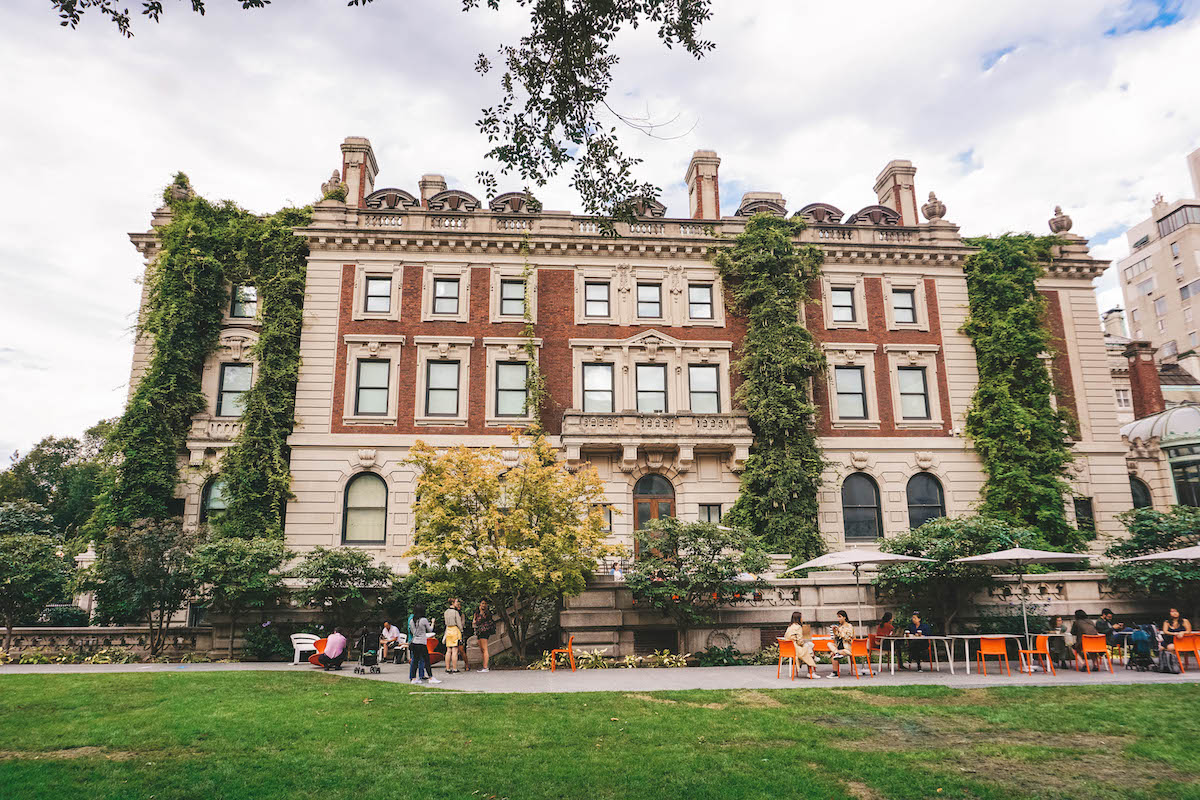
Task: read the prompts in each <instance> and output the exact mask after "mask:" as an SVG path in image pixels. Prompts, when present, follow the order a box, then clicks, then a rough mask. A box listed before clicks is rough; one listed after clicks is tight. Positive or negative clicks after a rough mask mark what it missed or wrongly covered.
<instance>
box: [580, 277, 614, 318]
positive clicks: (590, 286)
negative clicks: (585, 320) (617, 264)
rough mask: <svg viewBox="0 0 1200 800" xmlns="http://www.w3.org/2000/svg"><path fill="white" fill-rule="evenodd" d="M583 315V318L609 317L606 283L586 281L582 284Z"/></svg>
mask: <svg viewBox="0 0 1200 800" xmlns="http://www.w3.org/2000/svg"><path fill="white" fill-rule="evenodd" d="M583 315H584V316H585V317H607V316H609V315H610V313H609V305H608V283H607V282H600V281H588V282H587V283H585V284H583Z"/></svg>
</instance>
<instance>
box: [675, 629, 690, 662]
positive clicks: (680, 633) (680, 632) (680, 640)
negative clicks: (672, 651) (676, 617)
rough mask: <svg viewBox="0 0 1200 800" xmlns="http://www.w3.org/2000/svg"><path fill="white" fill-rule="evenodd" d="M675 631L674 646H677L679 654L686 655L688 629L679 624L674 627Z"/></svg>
mask: <svg viewBox="0 0 1200 800" xmlns="http://www.w3.org/2000/svg"><path fill="white" fill-rule="evenodd" d="M675 633H676V636H677V642H676V646H677V647H678V648H679V655H681V656H682V655H686V654H687V635H688V629H687V628H686V627H684V626H679V627H677V628H676V629H675Z"/></svg>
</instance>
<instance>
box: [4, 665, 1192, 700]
mask: <svg viewBox="0 0 1200 800" xmlns="http://www.w3.org/2000/svg"><path fill="white" fill-rule="evenodd" d="M956 669H957V670H958V674H956V675H951V674H950V673H949V672H948V671H947V670H946V669H945V668H944V666H943V669H942V671H941V672H932V671H926V672H920V673H918V672H899V671H897V673H896V675H895V676H894V677H893V676H891V675H890V674H888V673H887V672H886V671H885V672H884V674H882V675H876V676H875V677H873V678H871V677H867V676H865V675H864V676H863V677H862V678H860V679H855V678H854V676H853V675H851V674H850V672H849V670H848V669H843V670H842V677H841V678H837V679H832V678H828V677H826V676H827V675H828V674H829V668H828V667H821V668H820V670H819V672H818V677H817V679H815V680H808V679H807V678H802V677H797V678H796V680H794V681H789V680H788V679H787V673H786V672H785V673H784V677H783V678H782V679H779V680H777V679H776V678H775V667H686V668H682V669H596V670H580V671H578V672H575V673H572V672H571V671H570V670H559V671H556V672H554V673H553V674H551V673H550V672H540V671H532V670H497V671H494V672H489V673H488V674H486V675H483V674H480V673H479V672H478V671H477V670H472V671H471V672H469V673H459V674H457V675H447V674H446V673H445V672H444V671H443V670H442V669H441V668H440V667H435V672H434V677H436V678H438V679H439V680H441V681H442V683H441V684H440V685H437V686H429V687H420V688H421V690H425V689H426V688H428V689H438V690H443V691H445V690H452V691H462V692H493V693H503V694H508V693H541V692H656V691H678V690H683V689H808V688H832V687H841V688H847V687H855V688H868V687H873V686H949V687H953V688H956V689H975V688H986V687H991V686H1096V685H1113V684H1120V685H1127V684H1150V683H1196V682H1200V670H1196V669H1192V670H1189V671H1188V672H1186V673H1184V674H1182V675H1162V674H1159V673H1157V672H1135V671H1134V670H1127V669H1125V668H1123V667H1122V666H1120V665H1119V664H1118V665H1116V667H1115V669H1116V672H1115V674H1109V672H1108V671H1107V670H1104V671H1103V672H1099V673H1097V672H1093V673H1091V674H1090V675H1089V674H1088V673H1086V672H1075V671H1074V670H1061V671H1059V673H1058V675H1057V676H1055V677H1052V676H1049V675H1045V674H1043V673H1035V674H1034V675H1023V674H1019V673H1017V672H1015V671H1014V672H1013V674H1012V676H1011V677H1009V676H1007V675H1005V674H1004V673H1003V671H999V672H997V671H996V670H993V669H992V668H991V667H990V666H989V668H988V672H989V674H988V676H987V677H984V676H982V675H977V674H975V673H974V672H972V674H971V675H970V676H968V675H966V674H965V673H964V671H963V669H962V668H961V666H956ZM245 671H264V672H300V673H316V672H320V670H318V669H315V668H313V667H311V666H309V665H307V664H302V665H300V666H292V665H291V664H278V663H236V664H46V665H24V666H22V665H18V664H10V665H8V666H4V667H0V686H3V682H2V681H3V676H5V675H19V674H25V675H31V674H35V675H63V674H93V675H94V674H110V673H118V672H171V673H187V672H245ZM331 674H333V675H337V676H339V677H345V678H357V679H360V680H366V681H382V682H389V683H396V682H400V683H407V682H408V665H407V664H403V665H399V666H397V665H394V664H385V665H384V666H383V672H382V673H381V674H379V675H361V676H360V675H355V674H354V672H353V664H351V663H347V664H346V665H345V667H344V668H343V669H342V670H341V671H340V672H334V673H331ZM415 688H417V687H414V689H415Z"/></svg>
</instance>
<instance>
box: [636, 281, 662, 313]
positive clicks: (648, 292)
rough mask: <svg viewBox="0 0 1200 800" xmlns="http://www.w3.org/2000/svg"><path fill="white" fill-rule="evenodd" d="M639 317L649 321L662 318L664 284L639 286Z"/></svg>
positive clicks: (642, 284)
mask: <svg viewBox="0 0 1200 800" xmlns="http://www.w3.org/2000/svg"><path fill="white" fill-rule="evenodd" d="M637 315H638V316H639V317H643V318H647V319H657V318H659V317H661V316H662V284H660V283H639V284H638V285H637Z"/></svg>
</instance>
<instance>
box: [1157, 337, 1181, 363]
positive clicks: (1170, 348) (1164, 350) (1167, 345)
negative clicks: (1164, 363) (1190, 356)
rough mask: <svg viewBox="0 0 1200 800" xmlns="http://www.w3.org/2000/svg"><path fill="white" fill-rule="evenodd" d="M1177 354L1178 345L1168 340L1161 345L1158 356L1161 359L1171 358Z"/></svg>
mask: <svg viewBox="0 0 1200 800" xmlns="http://www.w3.org/2000/svg"><path fill="white" fill-rule="evenodd" d="M1178 352H1179V345H1177V344H1175V340H1174V339H1168V340H1167V341H1165V342H1163V343H1162V347H1161V348H1160V349H1159V351H1158V354H1159V355H1160V356H1162V357H1163V358H1170V357H1171V356H1173V355H1176V354H1177V353H1178Z"/></svg>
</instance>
